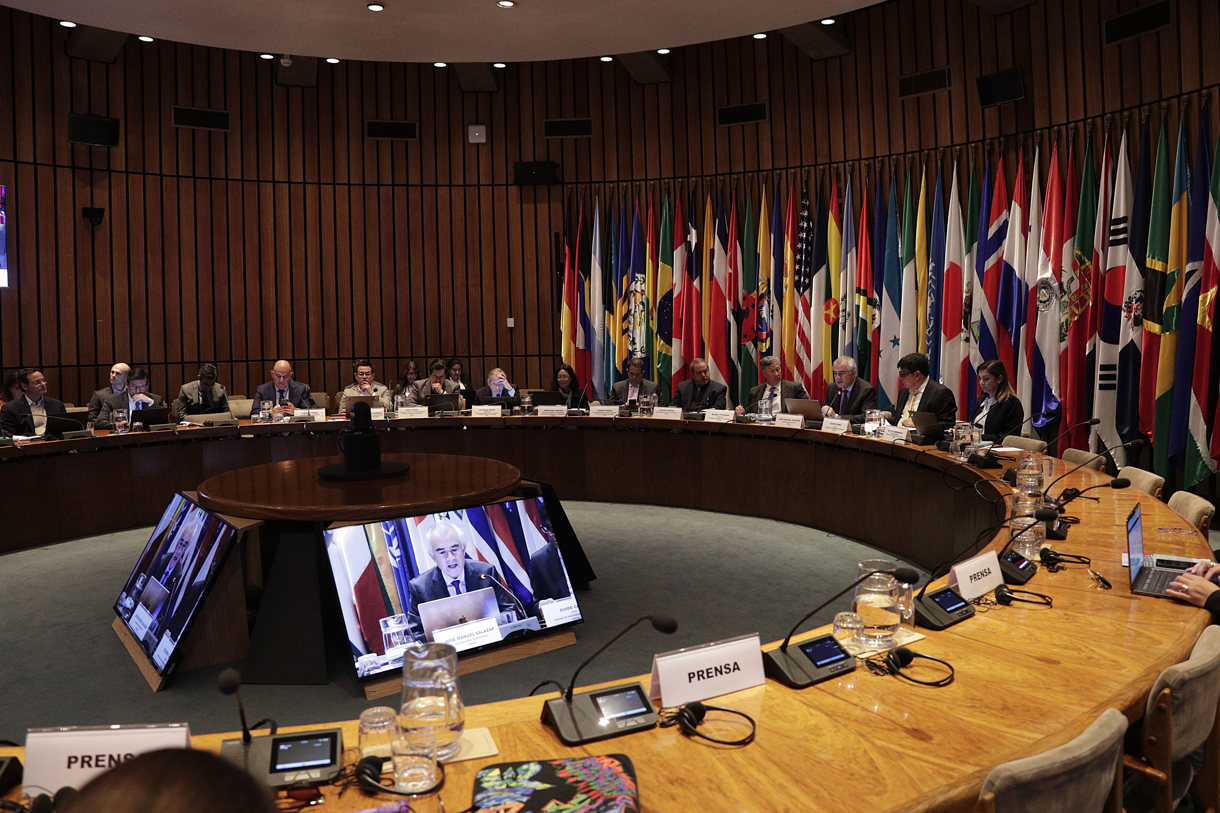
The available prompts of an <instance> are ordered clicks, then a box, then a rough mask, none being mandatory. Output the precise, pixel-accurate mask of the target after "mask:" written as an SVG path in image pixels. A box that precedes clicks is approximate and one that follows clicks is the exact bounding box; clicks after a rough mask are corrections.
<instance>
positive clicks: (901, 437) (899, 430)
mask: <svg viewBox="0 0 1220 813" xmlns="http://www.w3.org/2000/svg"><path fill="white" fill-rule="evenodd" d="M910 437H911V430H910V428H908V427H906V426H889V425H888V424H882V425H881V429H880V430H879V431H878V433H877V438H878V439H879V440H886V441H889V442H890V443H906V442H907V440H909V439H910Z"/></svg>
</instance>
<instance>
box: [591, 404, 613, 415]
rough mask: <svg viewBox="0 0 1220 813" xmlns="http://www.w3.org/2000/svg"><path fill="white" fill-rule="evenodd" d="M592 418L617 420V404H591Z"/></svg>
mask: <svg viewBox="0 0 1220 813" xmlns="http://www.w3.org/2000/svg"><path fill="white" fill-rule="evenodd" d="M589 417H590V418H617V417H618V405H617V404H589Z"/></svg>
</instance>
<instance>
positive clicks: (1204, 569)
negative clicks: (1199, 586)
mask: <svg viewBox="0 0 1220 813" xmlns="http://www.w3.org/2000/svg"><path fill="white" fill-rule="evenodd" d="M1186 572H1187V573H1191V574H1194V575H1195V576H1199V577H1200V578H1204V579H1207V580H1208V581H1220V562H1208V561H1206V560H1203V561H1199V562H1195V563H1194V564H1193V565H1191V566H1190V567H1189V568H1187V570H1186Z"/></svg>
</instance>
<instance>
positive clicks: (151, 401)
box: [97, 367, 165, 429]
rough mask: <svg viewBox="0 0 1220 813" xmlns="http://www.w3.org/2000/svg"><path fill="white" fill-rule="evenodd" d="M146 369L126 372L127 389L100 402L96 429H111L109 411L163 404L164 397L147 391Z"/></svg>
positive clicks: (132, 409)
mask: <svg viewBox="0 0 1220 813" xmlns="http://www.w3.org/2000/svg"><path fill="white" fill-rule="evenodd" d="M148 384H149V376H148V371H147V370H145V369H144V368H143V367H137V368H135V369H134V370H132V371H131V372H130V373H128V374H127V391H126V392H120V393H118V394H116V395H112V396H110V397H109V398H107V399H106V401H105V403H103V404H102V411H101V412H99V413H98V415H97V428H98V429H113V428H114V425H113V424H112V423H111V422H110V413H112V412H113V411H114V410H116V409H126V410H127V411H128V414H134V413H135V412H136V410H140V409H149V408H151V407H161V406H165V399H164V398H162V397H161V396H160V395H154V394H153V393H151V392H149V391H148Z"/></svg>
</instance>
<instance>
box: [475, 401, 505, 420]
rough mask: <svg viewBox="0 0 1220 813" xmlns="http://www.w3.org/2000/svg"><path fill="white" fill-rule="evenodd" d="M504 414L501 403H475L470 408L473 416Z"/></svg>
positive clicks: (486, 416) (498, 415)
mask: <svg viewBox="0 0 1220 813" xmlns="http://www.w3.org/2000/svg"><path fill="white" fill-rule="evenodd" d="M502 414H503V410H502V409H501V408H500V405H499V404H475V405H474V406H472V407H471V408H470V417H472V418H499V417H500V416H501V415H502Z"/></svg>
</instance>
